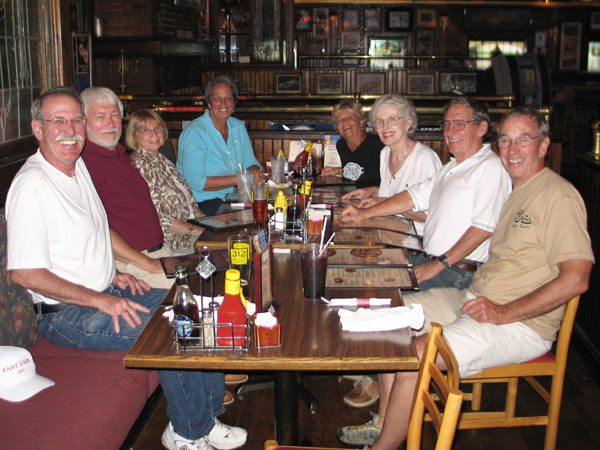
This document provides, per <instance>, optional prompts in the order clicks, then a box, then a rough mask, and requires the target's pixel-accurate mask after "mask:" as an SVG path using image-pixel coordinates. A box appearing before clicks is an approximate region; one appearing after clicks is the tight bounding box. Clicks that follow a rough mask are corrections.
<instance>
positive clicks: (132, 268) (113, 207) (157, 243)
mask: <svg viewBox="0 0 600 450" xmlns="http://www.w3.org/2000/svg"><path fill="white" fill-rule="evenodd" d="M81 99H82V101H83V105H84V112H85V115H86V118H87V125H86V132H87V142H86V144H85V147H84V149H83V152H82V155H81V156H82V158H83V160H84V161H85V164H86V166H87V168H88V171H89V172H90V175H91V177H92V180H93V182H94V185H95V187H96V190H97V191H98V194H99V195H100V199H101V200H102V203H103V204H104V208H105V209H106V213H107V215H108V223H109V225H110V232H111V239H112V246H113V251H114V253H115V257H116V259H117V270H119V271H121V272H126V273H131V274H132V275H134V276H135V277H137V278H140V279H143V280H145V281H147V282H148V283H149V284H150V285H151V286H152V287H157V288H168V287H170V286H171V285H172V284H173V281H172V280H169V279H167V278H166V277H165V275H164V272H163V270H162V267H161V264H160V261H159V260H158V258H159V257H162V256H168V250H167V249H166V248H165V249H163V248H162V243H163V232H162V229H161V226H160V222H159V220H158V214H157V213H156V208H155V207H154V204H153V203H152V198H151V197H150V189H149V188H148V184H147V183H146V180H145V179H144V178H143V177H142V175H141V174H140V173H139V171H138V169H137V168H136V167H135V165H134V163H133V162H132V160H131V158H130V157H129V155H128V154H127V153H126V151H125V147H124V146H123V145H121V144H119V139H120V138H121V133H122V131H123V125H122V118H123V104H122V103H121V101H120V100H119V97H117V95H116V94H115V93H114V92H113V91H111V90H110V89H108V88H104V87H91V88H88V89H86V90H84V91H83V92H82V93H81Z"/></svg>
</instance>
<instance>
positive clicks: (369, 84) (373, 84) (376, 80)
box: [356, 72, 385, 95]
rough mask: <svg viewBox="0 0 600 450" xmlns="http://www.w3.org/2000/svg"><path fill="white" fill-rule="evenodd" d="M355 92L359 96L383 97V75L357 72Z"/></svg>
mask: <svg viewBox="0 0 600 450" xmlns="http://www.w3.org/2000/svg"><path fill="white" fill-rule="evenodd" d="M356 92H358V93H360V94H361V95H365V94H369V95H383V94H384V93H385V73H383V72H358V73H357V74H356Z"/></svg>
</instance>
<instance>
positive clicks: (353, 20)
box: [342, 8, 360, 31]
mask: <svg viewBox="0 0 600 450" xmlns="http://www.w3.org/2000/svg"><path fill="white" fill-rule="evenodd" d="M342 30H344V31H356V30H360V10H358V9H356V8H352V9H351V8H347V9H344V10H342Z"/></svg>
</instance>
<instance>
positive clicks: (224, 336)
mask: <svg viewBox="0 0 600 450" xmlns="http://www.w3.org/2000/svg"><path fill="white" fill-rule="evenodd" d="M241 292H242V291H241V289H240V271H239V270H237V269H229V270H228V271H227V272H226V273H225V298H224V300H223V304H222V305H221V307H220V308H219V312H218V317H217V323H218V324H219V325H221V324H226V325H228V326H219V327H217V344H219V345H226V346H232V345H235V346H242V345H244V340H245V336H246V328H245V327H244V325H246V308H245V307H244V305H243V304H242V297H241ZM229 325H234V326H233V327H231V326H229ZM235 325H240V326H235ZM232 334H233V336H234V337H233V339H232ZM232 341H233V342H232Z"/></svg>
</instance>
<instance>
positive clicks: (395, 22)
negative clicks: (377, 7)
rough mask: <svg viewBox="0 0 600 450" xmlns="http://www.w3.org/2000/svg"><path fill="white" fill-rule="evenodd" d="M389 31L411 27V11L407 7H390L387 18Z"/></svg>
mask: <svg viewBox="0 0 600 450" xmlns="http://www.w3.org/2000/svg"><path fill="white" fill-rule="evenodd" d="M387 29H388V31H397V30H408V29H410V11H409V10H407V9H390V10H389V11H388V20H387Z"/></svg>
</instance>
